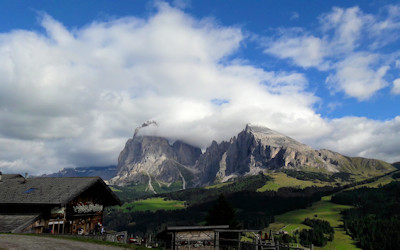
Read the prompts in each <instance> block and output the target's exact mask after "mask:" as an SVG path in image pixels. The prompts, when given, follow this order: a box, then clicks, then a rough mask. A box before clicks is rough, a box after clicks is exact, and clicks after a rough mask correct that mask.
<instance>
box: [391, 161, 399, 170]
mask: <svg viewBox="0 0 400 250" xmlns="http://www.w3.org/2000/svg"><path fill="white" fill-rule="evenodd" d="M392 165H393V167H395V168H397V169H400V161H399V162H395V163H393V164H392Z"/></svg>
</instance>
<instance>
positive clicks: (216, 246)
mask: <svg viewBox="0 0 400 250" xmlns="http://www.w3.org/2000/svg"><path fill="white" fill-rule="evenodd" d="M214 241H215V242H214V249H215V250H219V232H215V237H214Z"/></svg>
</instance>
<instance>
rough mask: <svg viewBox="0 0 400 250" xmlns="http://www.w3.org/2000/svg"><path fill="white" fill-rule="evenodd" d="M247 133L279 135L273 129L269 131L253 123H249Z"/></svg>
mask: <svg viewBox="0 0 400 250" xmlns="http://www.w3.org/2000/svg"><path fill="white" fill-rule="evenodd" d="M245 131H246V132H248V133H262V134H279V133H278V132H276V131H274V130H272V129H269V128H267V127H265V126H260V125H254V124H251V123H248V124H247V125H246V128H245Z"/></svg>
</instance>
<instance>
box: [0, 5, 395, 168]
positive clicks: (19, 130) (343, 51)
mask: <svg viewBox="0 0 400 250" xmlns="http://www.w3.org/2000/svg"><path fill="white" fill-rule="evenodd" d="M0 58H1V60H0V171H2V172H3V173H25V172H27V173H29V174H30V175H39V174H44V173H53V172H57V171H59V170H61V169H62V168H67V167H83V166H107V165H113V164H117V161H118V155H119V153H120V152H121V150H122V149H123V148H124V146H125V143H126V141H127V140H128V139H129V138H132V136H133V133H134V131H135V128H137V127H138V126H140V125H141V124H143V123H144V122H146V121H149V120H151V121H156V122H157V124H158V125H157V126H154V125H152V126H148V127H146V128H143V129H142V130H140V133H141V134H143V135H156V136H164V137H166V138H168V139H169V140H170V142H171V143H172V142H173V141H175V140H183V141H185V142H187V143H189V144H192V145H195V146H199V147H201V148H202V149H203V150H204V149H205V148H206V147H207V146H209V145H210V144H211V142H212V141H213V140H215V141H217V142H221V141H222V140H229V139H230V138H231V137H233V136H235V135H237V134H238V133H239V132H240V131H242V130H243V129H244V128H245V126H246V124H247V123H251V124H255V125H262V126H266V127H269V128H270V129H273V130H276V131H278V132H281V133H283V134H285V135H288V136H290V137H292V138H294V139H296V140H298V141H300V142H302V143H305V144H308V145H310V146H312V147H313V148H315V149H321V148H326V149H330V150H333V151H336V152H339V153H341V154H344V155H348V156H361V157H367V158H375V159H381V160H384V161H387V162H389V163H393V162H397V161H400V112H399V106H400V105H399V104H400V3H399V2H397V1H384V0H379V1H378V0H373V1H350V0H349V1H314V0H310V1H305V0H296V1H294V0H291V1H289V0H283V1H272V0H268V1H255V0H250V1H239V0H231V1H222V0H192V1H183V0H174V1H172V0H171V1H139V0H119V1H111V0H109V1H105V0H96V1H93V0H87V1H77V0H70V1H51V0H38V1H21V0H2V1H0Z"/></svg>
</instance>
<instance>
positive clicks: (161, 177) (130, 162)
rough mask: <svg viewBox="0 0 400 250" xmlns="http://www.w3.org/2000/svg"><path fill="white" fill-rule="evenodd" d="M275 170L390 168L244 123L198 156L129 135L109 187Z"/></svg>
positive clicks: (200, 182) (181, 146) (185, 182)
mask: <svg viewBox="0 0 400 250" xmlns="http://www.w3.org/2000/svg"><path fill="white" fill-rule="evenodd" d="M281 169H294V170H303V171H322V172H326V173H336V172H349V173H356V174H360V175H365V177H367V176H368V175H376V174H383V173H385V172H388V171H391V170H393V169H394V168H393V166H392V165H390V164H388V163H386V162H383V161H379V160H373V159H366V158H360V157H347V156H343V155H341V154H339V153H335V152H332V151H330V150H326V149H323V150H314V149H312V148H311V147H309V146H307V145H304V144H302V143H300V142H297V141H296V140H294V139H292V138H290V137H287V136H285V135H283V134H280V133H278V132H276V131H273V130H271V129H268V128H266V127H260V126H253V125H247V126H246V128H245V129H244V130H243V131H242V132H240V133H239V134H238V135H237V136H235V137H233V138H231V139H230V141H223V142H221V143H217V142H215V141H213V142H212V144H211V145H210V146H209V147H208V148H207V149H206V151H205V152H204V153H201V150H200V149H199V148H196V147H193V146H190V145H188V144H186V143H184V142H181V141H176V142H175V143H174V144H172V145H170V144H169V143H168V140H167V139H165V138H161V137H153V136H140V135H138V133H136V132H135V135H134V136H133V138H132V139H129V140H128V141H127V143H126V145H125V148H124V149H123V151H122V152H121V154H120V156H119V159H118V166H117V176H116V177H114V178H113V179H111V180H110V183H111V184H114V185H127V184H129V183H134V184H137V183H145V182H148V188H149V189H150V190H152V185H154V184H157V185H170V184H172V183H174V182H177V181H180V182H182V188H185V187H189V186H205V185H210V184H214V183H219V182H226V181H228V180H230V179H234V178H236V177H238V176H244V175H255V174H258V173H259V172H265V171H277V170H281ZM153 190H154V189H153Z"/></svg>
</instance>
